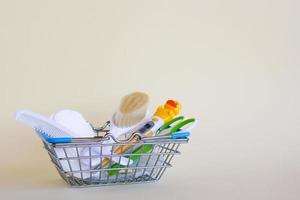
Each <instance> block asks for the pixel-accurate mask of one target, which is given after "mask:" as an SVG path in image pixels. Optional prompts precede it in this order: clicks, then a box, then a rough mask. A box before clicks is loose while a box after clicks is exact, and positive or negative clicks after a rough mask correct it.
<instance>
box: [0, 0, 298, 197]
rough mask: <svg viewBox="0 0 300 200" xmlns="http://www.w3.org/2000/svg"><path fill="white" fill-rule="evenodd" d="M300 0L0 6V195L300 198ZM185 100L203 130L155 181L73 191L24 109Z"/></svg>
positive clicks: (93, 118)
mask: <svg viewBox="0 0 300 200" xmlns="http://www.w3.org/2000/svg"><path fill="white" fill-rule="evenodd" d="M299 12H300V3H299V1H297V0H294V1H292V0H291V1H288V0H226V1H223V0H210V1H190V0H185V1H177V0H173V1H166V0H157V1H156V0H152V1H141V0H135V1H129V0H125V1H99V0H93V1H90V0H88V1H74V0H69V1H66V0H59V1H56V0H53V1H41V0H35V1H34V0H27V1H21V0H19V1H15V0H9V1H4V0H0V69H1V70H0V95H1V97H0V133H1V145H0V152H1V153H0V159H1V164H0V198H1V199H2V198H5V199H7V198H10V199H13V198H26V199H27V198H39V199H53V198H55V199H58V198H59V199H69V200H71V199H79V198H82V199H83V198H85V199H91V198H94V199H122V200H125V199H131V200H134V199H151V200H155V199H205V200H210V199H228V200H234V199H237V200H240V199H249V200H250V199H251V200H253V199H262V200H267V199H272V200H275V199H284V200H290V199H299V198H300V188H299V186H300V154H299V153H300V145H299V140H300V136H299V130H300V114H299V113H300V106H299V100H300V95H299V85H300V68H299V67H300V66H299V64H300V62H299V60H300V59H299V52H300V48H299V47H300V40H299V37H298V36H299V34H300V29H299V20H300V15H299ZM132 91H144V92H146V93H148V94H149V96H150V97H151V109H152V110H153V109H154V108H155V107H156V106H157V105H158V104H161V103H162V102H164V101H165V100H166V99H168V98H175V99H178V100H179V101H180V102H181V103H182V105H183V113H184V115H185V116H192V117H196V118H197V119H199V121H200V123H199V125H198V126H197V127H196V128H195V129H194V131H193V133H192V136H191V140H190V143H189V144H187V145H185V146H183V147H182V148H181V152H182V155H180V156H177V157H175V158H174V160H173V168H170V169H168V170H167V171H166V173H165V174H164V176H163V177H162V179H161V181H160V182H158V183H154V184H146V185H130V186H110V187H101V188H87V189H73V188H69V187H68V186H67V185H66V184H65V183H64V182H63V180H61V178H60V177H59V175H58V173H57V171H56V170H55V168H54V166H53V165H52V163H51V162H50V159H49V157H48V155H47V153H46V152H45V150H44V149H43V147H42V144H41V141H40V139H39V138H38V137H37V136H36V135H35V133H34V132H33V131H32V130H31V129H30V128H28V127H26V126H24V125H22V124H20V123H17V122H16V121H15V120H14V112H15V111H16V110H18V109H23V108H27V109H31V110H33V111H36V112H39V113H42V114H45V115H50V114H51V113H53V112H55V111H58V110H60V109H64V108H69V109H74V110H77V111H80V112H81V113H82V114H83V115H84V116H85V117H86V118H87V119H88V120H89V121H90V122H92V123H93V124H94V125H100V124H101V123H103V122H105V121H106V120H108V119H109V118H110V117H111V115H112V113H113V112H114V111H115V110H116V108H117V106H118V104H119V101H120V99H121V97H122V96H123V95H125V94H127V93H130V92H132Z"/></svg>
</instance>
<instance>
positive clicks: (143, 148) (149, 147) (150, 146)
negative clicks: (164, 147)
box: [107, 144, 153, 176]
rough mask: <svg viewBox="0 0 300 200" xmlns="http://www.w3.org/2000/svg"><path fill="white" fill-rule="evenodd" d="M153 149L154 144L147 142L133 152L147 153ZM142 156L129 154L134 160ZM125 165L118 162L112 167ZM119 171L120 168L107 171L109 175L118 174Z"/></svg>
mask: <svg viewBox="0 0 300 200" xmlns="http://www.w3.org/2000/svg"><path fill="white" fill-rule="evenodd" d="M152 149H153V144H145V145H143V146H140V147H138V148H137V149H135V150H133V151H132V154H146V153H149V152H150V151H152ZM140 157H141V155H132V156H129V157H128V158H129V159H131V160H133V161H136V160H138V159H139V158H140ZM124 167H125V166H124V165H120V164H117V163H115V164H113V165H112V166H111V168H124ZM119 171H120V170H119V169H116V170H108V171H107V173H108V175H109V176H113V175H116V174H118V173H119Z"/></svg>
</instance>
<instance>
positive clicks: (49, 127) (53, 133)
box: [16, 110, 72, 138]
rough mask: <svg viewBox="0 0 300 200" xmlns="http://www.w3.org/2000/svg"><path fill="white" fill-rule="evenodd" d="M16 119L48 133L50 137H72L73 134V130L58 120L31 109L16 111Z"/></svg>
mask: <svg viewBox="0 0 300 200" xmlns="http://www.w3.org/2000/svg"><path fill="white" fill-rule="evenodd" d="M16 120H17V121H20V122H23V123H24V124H26V125H28V126H30V127H31V128H33V129H35V130H36V131H38V132H41V133H44V134H46V135H47V136H48V137H50V138H66V137H67V138H70V137H71V135H72V131H70V130H68V129H67V128H65V127H63V126H61V125H60V124H58V123H57V122H55V121H53V120H50V119H48V118H47V117H45V116H43V115H40V114H38V113H34V112H32V111H30V110H20V111H18V112H16Z"/></svg>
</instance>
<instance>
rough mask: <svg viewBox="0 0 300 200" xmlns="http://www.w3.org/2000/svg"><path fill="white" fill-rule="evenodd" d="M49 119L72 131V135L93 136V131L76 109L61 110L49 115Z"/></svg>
mask: <svg viewBox="0 0 300 200" xmlns="http://www.w3.org/2000/svg"><path fill="white" fill-rule="evenodd" d="M50 119H52V120H54V121H56V122H58V123H59V124H61V125H62V126H64V127H66V128H68V129H69V130H71V131H72V132H73V135H71V136H72V137H93V136H95V132H94V131H93V129H92V127H91V126H90V124H89V123H88V122H87V121H86V120H85V119H84V117H83V116H82V115H81V114H80V113H79V112H77V111H73V110H61V111H58V112H57V113H54V114H52V115H51V116H50Z"/></svg>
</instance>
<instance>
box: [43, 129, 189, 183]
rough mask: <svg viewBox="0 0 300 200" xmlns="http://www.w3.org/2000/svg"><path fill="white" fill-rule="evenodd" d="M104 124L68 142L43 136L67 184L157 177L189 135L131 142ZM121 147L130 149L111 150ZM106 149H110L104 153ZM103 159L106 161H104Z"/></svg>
mask: <svg viewBox="0 0 300 200" xmlns="http://www.w3.org/2000/svg"><path fill="white" fill-rule="evenodd" d="M106 127H107V126H103V127H102V128H98V129H94V130H96V132H97V135H98V137H95V138H89V139H86V138H85V139H73V140H72V141H71V142H67V143H50V142H49V141H47V140H45V138H42V139H43V144H44V147H45V149H46V150H47V152H48V154H49V156H50V158H51V161H52V162H53V163H54V165H55V167H56V169H57V171H58V173H59V174H60V176H61V177H62V178H63V179H64V180H65V181H66V182H67V183H68V184H69V185H70V186H72V187H88V186H103V185H115V184H133V183H150V182H155V181H158V180H159V179H160V178H161V177H162V175H163V174H164V172H165V170H166V168H169V167H171V166H172V165H171V160H172V158H173V156H174V155H177V154H180V152H179V151H178V148H179V146H180V144H183V143H188V138H176V139H174V138H158V139H151V138H140V140H139V141H136V142H134V143H132V142H131V140H130V139H127V140H117V139H116V138H114V137H113V136H112V135H111V134H109V131H108V130H107V128H106ZM100 133H104V134H103V136H99V135H100ZM135 136H136V135H133V137H135ZM111 139H113V140H114V142H113V143H109V142H107V141H110V140H111ZM123 147H124V148H127V149H129V150H127V151H126V152H124V153H122V154H115V153H113V152H115V150H116V149H118V148H119V149H120V148H121V149H122V148H123ZM128 147H130V148H128ZM107 149H109V150H110V151H109V152H110V153H107ZM105 161H106V165H103V163H104V162H105ZM107 161H108V162H107Z"/></svg>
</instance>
